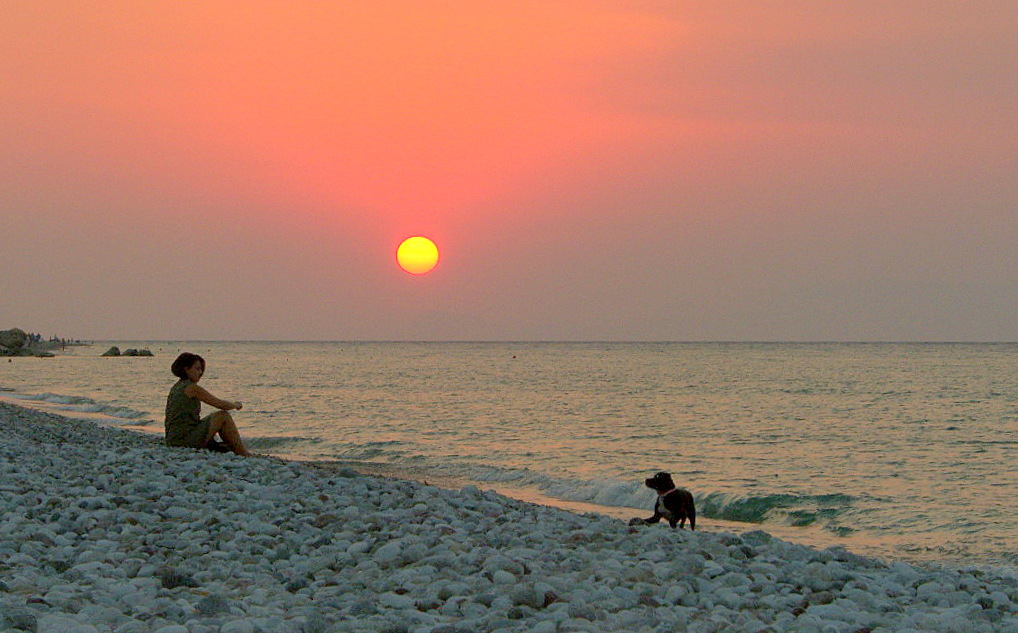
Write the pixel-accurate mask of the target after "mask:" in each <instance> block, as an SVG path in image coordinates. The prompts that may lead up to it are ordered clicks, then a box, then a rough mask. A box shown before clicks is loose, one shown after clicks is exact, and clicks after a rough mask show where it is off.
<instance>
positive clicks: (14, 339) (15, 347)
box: [0, 328, 28, 355]
mask: <svg viewBox="0 0 1018 633" xmlns="http://www.w3.org/2000/svg"><path fill="white" fill-rule="evenodd" d="M27 344H28V334H26V333H25V331H24V330H20V329H18V328H13V329H10V330H2V331H0V349H2V350H3V351H2V352H0V353H3V354H4V355H9V354H17V353H19V352H20V351H21V350H22V348H24V347H25V346H26V345H27Z"/></svg>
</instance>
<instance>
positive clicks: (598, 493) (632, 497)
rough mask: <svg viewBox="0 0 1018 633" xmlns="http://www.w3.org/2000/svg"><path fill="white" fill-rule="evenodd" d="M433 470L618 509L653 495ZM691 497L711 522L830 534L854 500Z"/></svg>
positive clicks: (508, 472)
mask: <svg viewBox="0 0 1018 633" xmlns="http://www.w3.org/2000/svg"><path fill="white" fill-rule="evenodd" d="M437 470H441V471H443V472H445V473H447V474H452V475H456V476H459V477H461V478H464V479H468V480H470V481H475V482H479V483H495V484H498V483H502V484H507V485H515V486H523V487H533V488H537V489H538V490H540V491H541V492H542V493H543V494H545V495H547V496H549V497H552V498H555V499H559V500H561V501H575V502H581V503H590V504H595V505H600V506H609V507H621V508H651V507H653V505H654V500H655V493H654V491H653V490H650V489H649V488H647V486H646V485H645V484H644V482H643V480H642V479H640V480H635V481H621V480H617V479H585V480H582V479H570V478H563V477H554V476H551V475H547V474H543V473H539V472H536V471H532V470H529V469H526V468H523V469H507V468H498V467H493V466H482V465H462V466H444V467H441V468H439V469H437ZM693 497H694V499H695V501H696V507H697V514H698V515H700V516H704V517H708V518H712V519H720V520H724V521H734V522H738V523H781V524H785V525H791V526H795V527H805V526H809V525H813V524H815V523H817V522H818V521H824V522H825V527H826V528H828V529H831V530H834V531H839V530H842V531H843V528H841V527H839V526H838V525H837V524H836V523H835V522H834V520H835V519H836V518H837V517H838V516H839V515H840V514H842V513H843V512H845V511H846V510H848V509H850V508H851V507H852V506H853V503H854V502H855V497H853V496H851V495H846V494H841V493H832V494H818V495H796V494H781V493H776V494H768V495H755V496H754V495H739V494H735V493H722V492H708V493H697V492H695V491H693Z"/></svg>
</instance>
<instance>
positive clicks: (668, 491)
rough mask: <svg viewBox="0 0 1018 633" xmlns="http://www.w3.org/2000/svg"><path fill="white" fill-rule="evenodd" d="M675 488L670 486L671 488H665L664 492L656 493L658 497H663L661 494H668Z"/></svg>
mask: <svg viewBox="0 0 1018 633" xmlns="http://www.w3.org/2000/svg"><path fill="white" fill-rule="evenodd" d="M675 490H676V489H675V488H672V489H671V490H665V491H664V492H659V493H657V496H659V497H663V496H665V495H667V494H670V493H673V492H675Z"/></svg>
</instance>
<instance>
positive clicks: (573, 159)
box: [0, 0, 1018, 340]
mask: <svg viewBox="0 0 1018 633" xmlns="http://www.w3.org/2000/svg"><path fill="white" fill-rule="evenodd" d="M362 5H363V6H362ZM4 11H5V18H4V19H5V23H6V25H5V28H4V30H5V37H4V38H3V41H0V72H2V76H3V77H4V78H5V79H4V81H3V82H2V83H0V115H2V118H0V167H2V169H0V187H2V197H0V218H2V222H3V224H4V225H5V226H6V229H5V231H4V233H5V234H6V236H5V241H7V242H8V243H9V244H10V246H9V247H8V248H9V251H8V253H7V255H6V259H7V260H8V261H7V267H8V270H9V271H10V274H9V279H10V281H8V283H9V284H10V287H9V288H6V289H4V291H5V294H10V295H13V296H17V297H18V298H19V299H18V300H17V301H16V302H14V303H11V304H8V305H5V306H4V307H3V308H0V318H2V319H3V320H4V322H9V323H8V324H7V325H4V323H3V322H0V327H13V326H15V325H17V326H20V327H24V328H28V329H40V330H45V331H48V330H50V329H52V330H54V331H59V332H60V333H64V334H68V335H72V334H73V335H80V336H87V337H94V338H102V337H111V338H130V337H140V338H145V337H151V338H169V337H176V338H327V339H332V338H339V339H343V338H383V339H386V338H453V339H459V338H486V339H487V338H490V339H504V338H537V339H546V338H555V339H602V338H603V339H623V340H627V339H673V340H674V339H679V340H685V339H745V338H752V339H768V340H771V339H777V340H789V339H791V340H799V339H818V338H820V339H853V340H858V339H863V340H870V339H875V340H886V339H922V340H927V339H934V340H939V339H963V340H970V339H975V340H982V339H987V338H989V339H994V340H998V339H1006V340H1013V339H1015V338H1016V337H1018V317H1016V316H1015V312H1016V311H1014V310H1013V305H1014V300H1015V299H1018V290H1016V289H1015V284H1014V283H1013V279H1015V278H1016V277H1018V264H1016V263H1015V262H1016V261H1018V258H1015V257H1013V255H1011V244H1013V243H1014V242H1015V238H1018V220H1016V217H1018V213H1016V211H1018V209H1016V202H1018V195H1016V186H1015V184H1014V182H1015V179H1014V177H1013V174H1014V173H1015V171H1016V170H1015V167H1016V165H1015V156H1016V155H1018V154H1016V151H1015V150H1016V149H1018V142H1016V138H1015V136H1016V134H1015V130H1016V123H1018V120H1016V115H1015V112H1016V111H1018V109H1016V107H1015V106H1016V105H1018V104H1016V101H1018V85H1016V82H1018V80H1016V77H1018V73H1016V72H1015V71H1016V70H1018V68H1016V61H1015V60H1016V59H1018V50H1016V49H1018V45H1016V44H1015V42H1014V38H1013V34H1012V31H1011V26H1012V25H1013V24H1016V23H1018V21H1016V18H1018V9H1016V7H1015V5H1014V4H1013V3H1010V2H982V3H979V4H978V6H977V7H971V6H967V5H963V4H961V3H957V4H949V5H947V6H943V5H937V6H935V7H934V6H931V5H929V4H927V3H924V2H918V1H917V2H896V3H893V6H887V3H879V2H861V3H852V4H851V5H846V4H845V3H826V2H825V3H813V4H810V5H808V6H805V5H803V3H793V2H778V1H771V2H762V3H752V5H751V6H748V7H747V6H746V3H736V2H715V3H710V4H709V5H703V4H702V3H675V2H652V1H646V2H637V1H633V2H623V1H618V2H557V3H546V2H514V3H489V2H476V1H475V2H467V1H452V0H450V1H447V2H380V3H276V2H271V3H269V2H224V1H203V2H174V3H169V2H166V3H163V2H151V3H137V2H126V1H110V2H102V3H72V4H68V3H64V2H28V1H25V2H20V1H17V2H12V3H7V4H6V5H5V10H4ZM412 234H424V235H428V236H430V237H432V238H433V239H434V240H435V241H436V242H437V243H438V244H439V247H440V248H441V249H442V250H443V256H442V263H441V265H440V267H439V268H437V269H436V270H435V271H434V272H433V273H430V274H429V275H426V276H423V277H421V278H419V279H417V278H415V279H409V278H406V276H405V275H402V276H401V273H400V271H399V270H398V269H397V267H396V266H395V263H394V259H393V254H394V252H395V247H396V245H398V243H399V241H400V240H401V239H402V238H404V237H407V236H409V235H412ZM181 251H187V252H191V253H194V254H196V255H197V256H196V257H195V259H194V262H193V263H191V264H186V263H184V261H183V260H185V259H186V258H184V257H182V254H181ZM188 295H191V296H193V297H194V301H195V306H196V307H195V312H194V313H193V314H192V315H190V316H188V317H186V318H185V317H184V316H183V315H182V316H181V319H180V320H179V321H177V320H175V319H170V321H169V322H168V321H167V315H172V314H173V313H174V310H177V309H178V307H177V306H178V305H179V303H178V301H177V299H176V298H177V297H180V296H188Z"/></svg>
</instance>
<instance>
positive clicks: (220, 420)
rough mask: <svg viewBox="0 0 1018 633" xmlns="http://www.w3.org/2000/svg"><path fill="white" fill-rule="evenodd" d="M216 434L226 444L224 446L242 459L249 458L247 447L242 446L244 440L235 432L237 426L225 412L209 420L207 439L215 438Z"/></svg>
mask: <svg viewBox="0 0 1018 633" xmlns="http://www.w3.org/2000/svg"><path fill="white" fill-rule="evenodd" d="M216 433H218V434H219V437H221V438H223V441H224V442H226V445H227V446H229V447H230V450H232V451H233V452H234V453H236V454H238V455H243V456H244V457H250V456H251V452H250V451H249V450H247V446H244V440H242V439H241V438H240V431H238V430H237V424H236V423H235V422H234V421H233V416H232V415H230V414H229V413H227V412H226V411H219V412H218V413H216V414H214V415H213V416H212V419H211V420H209V437H208V439H212V438H213V437H215V436H216Z"/></svg>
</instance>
